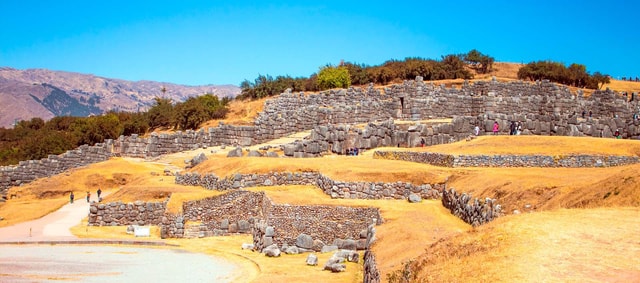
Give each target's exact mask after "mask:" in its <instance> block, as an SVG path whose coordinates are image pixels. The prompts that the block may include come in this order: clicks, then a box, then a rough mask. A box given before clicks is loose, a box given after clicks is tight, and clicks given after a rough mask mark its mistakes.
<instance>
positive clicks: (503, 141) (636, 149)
mask: <svg viewBox="0 0 640 283" xmlns="http://www.w3.org/2000/svg"><path fill="white" fill-rule="evenodd" d="M379 150H398V149H397V148H381V149H379ZM400 150H407V151H427V152H442V153H449V154H455V155H499V154H509V155H550V156H558V155H572V154H586V155H625V156H640V141H637V140H624V139H602V138H592V137H564V136H557V137H556V136H554V137H551V136H480V137H477V138H475V139H472V140H470V141H460V142H455V143H449V144H440V145H434V146H428V147H424V148H422V147H418V148H407V149H400Z"/></svg>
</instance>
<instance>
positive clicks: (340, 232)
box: [267, 205, 382, 249]
mask: <svg viewBox="0 0 640 283" xmlns="http://www.w3.org/2000/svg"><path fill="white" fill-rule="evenodd" d="M374 219H375V221H376V223H380V224H381V223H382V217H381V216H380V212H379V210H378V208H364V207H345V206H309V205H305V206H293V205H273V206H272V208H271V213H270V214H269V217H268V218H267V224H268V225H269V226H273V227H275V228H276V234H275V236H274V237H273V242H274V243H276V244H278V246H282V245H283V244H286V245H289V246H292V245H296V240H297V237H298V236H299V235H300V234H306V235H309V236H311V237H312V239H314V240H320V241H322V243H323V244H325V245H331V244H333V242H334V240H336V239H342V240H347V239H351V240H355V241H356V242H357V241H362V243H360V244H357V243H356V246H360V247H361V248H360V249H364V247H365V243H366V240H365V239H361V240H360V232H361V231H362V230H365V229H367V227H368V226H369V225H370V224H371V223H372V221H373V220H374Z"/></svg>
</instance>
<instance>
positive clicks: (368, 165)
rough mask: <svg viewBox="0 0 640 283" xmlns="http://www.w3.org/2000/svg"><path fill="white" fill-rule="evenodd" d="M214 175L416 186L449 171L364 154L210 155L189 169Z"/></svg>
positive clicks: (443, 177)
mask: <svg viewBox="0 0 640 283" xmlns="http://www.w3.org/2000/svg"><path fill="white" fill-rule="evenodd" d="M191 170H192V171H198V172H201V173H207V172H213V173H215V174H216V175H218V176H219V177H221V178H224V177H226V176H230V175H231V174H234V173H244V174H246V173H268V172H321V173H322V174H324V175H326V176H328V177H330V178H332V179H334V180H340V181H354V182H355V181H369V182H392V181H399V180H402V181H405V182H411V183H416V184H423V183H434V182H436V183H440V182H444V181H445V180H446V178H447V176H449V174H450V173H449V172H450V170H449V169H446V168H439V167H435V166H431V165H426V164H416V163H408V162H403V161H389V160H379V159H371V158H370V157H368V156H367V155H362V156H342V155H328V156H325V157H322V158H263V157H244V158H226V157H221V156H211V157H209V159H208V160H207V161H205V162H202V163H201V164H200V165H198V166H196V167H194V168H193V169H191Z"/></svg>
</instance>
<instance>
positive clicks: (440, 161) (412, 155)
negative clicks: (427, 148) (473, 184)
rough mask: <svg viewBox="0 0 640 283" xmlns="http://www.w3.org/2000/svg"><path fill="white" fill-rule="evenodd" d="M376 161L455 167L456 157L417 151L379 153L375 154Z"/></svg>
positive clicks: (375, 152) (377, 151)
mask: <svg viewBox="0 0 640 283" xmlns="http://www.w3.org/2000/svg"><path fill="white" fill-rule="evenodd" d="M373 158H374V159H387V160H402V161H410V162H417V163H426V164H431V165H435V166H440V167H453V166H454V165H455V162H456V156H454V155H452V154H444V153H434V152H415V151H379V150H376V151H374V152H373Z"/></svg>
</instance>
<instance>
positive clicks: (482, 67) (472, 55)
mask: <svg viewBox="0 0 640 283" xmlns="http://www.w3.org/2000/svg"><path fill="white" fill-rule="evenodd" d="M463 59H464V61H465V62H466V63H467V64H470V65H471V67H472V68H474V69H475V70H476V71H477V72H478V73H481V74H486V73H488V72H489V71H491V68H492V67H493V63H494V61H495V59H494V58H493V57H491V56H489V55H485V54H482V53H481V52H480V51H478V50H476V49H472V50H471V51H469V52H468V53H467V54H465V55H463Z"/></svg>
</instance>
